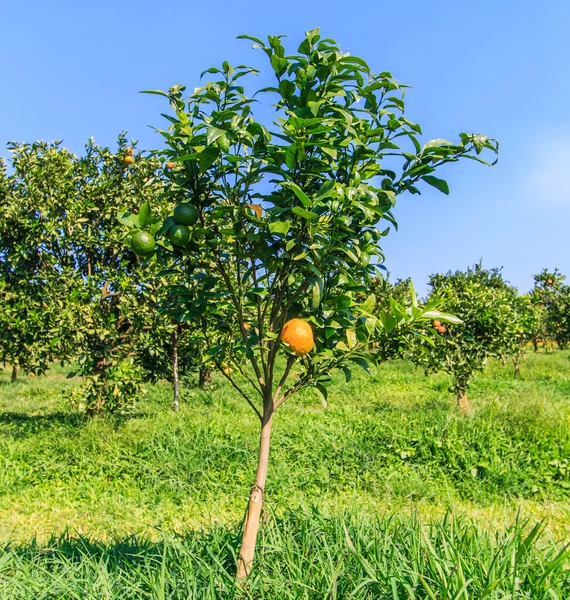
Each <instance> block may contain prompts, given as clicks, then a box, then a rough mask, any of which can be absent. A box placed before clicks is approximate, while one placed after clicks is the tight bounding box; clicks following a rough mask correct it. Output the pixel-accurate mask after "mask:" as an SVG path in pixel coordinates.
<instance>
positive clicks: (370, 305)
mask: <svg viewBox="0 0 570 600" xmlns="http://www.w3.org/2000/svg"><path fill="white" fill-rule="evenodd" d="M375 306H376V296H375V295H374V294H370V296H368V298H366V300H365V302H364V303H363V304H362V306H361V307H360V308H361V309H362V310H363V311H364V312H367V313H372V311H373V310H374V307H375Z"/></svg>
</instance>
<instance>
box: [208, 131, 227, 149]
mask: <svg viewBox="0 0 570 600" xmlns="http://www.w3.org/2000/svg"><path fill="white" fill-rule="evenodd" d="M225 134H226V132H225V131H224V130H223V129H218V128H217V127H208V131H207V133H206V142H207V143H208V146H211V145H212V144H213V143H214V142H215V141H216V140H217V139H218V138H220V137H222V136H223V135H225Z"/></svg>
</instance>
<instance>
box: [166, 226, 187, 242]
mask: <svg viewBox="0 0 570 600" xmlns="http://www.w3.org/2000/svg"><path fill="white" fill-rule="evenodd" d="M168 239H169V240H170V241H171V242H172V243H173V244H174V245H175V246H186V244H187V243H188V240H189V239H190V230H189V229H188V227H186V225H180V224H178V225H174V227H171V228H170V229H169V230H168Z"/></svg>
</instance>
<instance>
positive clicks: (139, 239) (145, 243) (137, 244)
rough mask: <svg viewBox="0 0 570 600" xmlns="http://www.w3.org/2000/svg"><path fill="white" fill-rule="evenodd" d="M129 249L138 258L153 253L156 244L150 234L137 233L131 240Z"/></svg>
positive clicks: (144, 232)
mask: <svg viewBox="0 0 570 600" xmlns="http://www.w3.org/2000/svg"><path fill="white" fill-rule="evenodd" d="M131 248H132V250H133V252H134V253H135V254H136V255H138V256H148V255H149V254H152V253H153V252H154V249H155V248H156V242H155V241H154V238H153V237H152V235H150V233H148V232H146V231H137V232H136V233H135V234H134V235H133V237H132V238H131Z"/></svg>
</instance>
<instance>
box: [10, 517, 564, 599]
mask: <svg viewBox="0 0 570 600" xmlns="http://www.w3.org/2000/svg"><path fill="white" fill-rule="evenodd" d="M526 529H527V528H526V527H525V524H524V523H519V522H516V523H515V524H513V525H512V526H511V527H510V528H509V529H508V530H506V531H504V532H502V533H496V532H494V531H492V530H489V529H483V528H481V527H479V526H477V525H475V524H474V523H473V522H471V521H470V520H469V519H466V518H465V517H453V516H452V515H451V514H448V515H447V516H446V518H445V519H444V520H443V521H441V522H437V523H435V524H430V525H425V524H423V523H422V522H421V521H420V520H418V519H417V518H416V517H411V518H398V517H394V518H391V519H378V518H374V517H370V516H362V515H355V514H352V515H350V514H344V515H339V516H337V517H336V518H330V519H329V518H325V517H323V516H322V515H321V514H320V513H317V512H313V513H309V514H302V515H287V516H286V517H285V518H284V519H281V520H278V521H276V522H272V523H271V524H270V525H268V526H266V527H264V529H263V538H262V542H261V548H260V556H259V560H258V561H257V563H256V566H255V568H254V570H253V572H252V574H251V578H250V581H249V583H248V586H247V588H245V589H243V587H242V588H241V589H240V588H237V587H236V583H235V580H234V573H235V560H236V558H235V557H236V553H237V540H238V534H239V531H238V529H237V528H235V527H234V528H228V527H214V528H212V529H211V530H210V531H208V532H205V531H198V532H190V533H188V534H187V535H184V536H182V535H179V536H167V537H166V538H165V539H163V540H162V541H160V542H151V541H149V540H148V539H142V540H141V539H137V538H134V537H130V538H126V539H123V540H116V541H112V542H110V543H107V544H104V543H101V542H97V541H92V540H90V539H89V538H86V537H81V538H70V537H67V536H64V537H61V538H55V539H52V540H50V541H49V542H48V543H47V544H45V545H41V546H38V545H36V544H35V543H29V544H24V545H18V546H12V547H10V548H6V549H5V553H4V558H3V559H2V560H1V561H0V593H1V594H3V595H2V596H1V597H2V598H10V600H18V599H28V598H34V599H43V598H65V599H78V600H80V599H81V600H82V599H84V598H107V599H115V598H116V599H124V600H127V599H135V598H137V599H138V598H153V599H157V600H158V599H160V600H163V599H166V598H172V599H175V598H176V599H186V600H188V599H198V598H204V599H206V598H208V599H214V598H224V599H229V598H275V599H280V600H285V599H292V600H300V599H314V600H317V599H319V600H321V599H337V598H338V599H340V598H353V599H363V600H364V599H370V600H371V599H386V600H397V599H404V598H406V599H420V598H421V599H432V600H434V599H438V600H451V599H457V600H468V599H470V598H471V599H473V598H481V599H483V598H487V599H493V600H499V599H506V598H509V599H518V598H520V599H523V598H532V599H533V600H542V599H544V600H547V599H548V600H553V599H558V600H565V599H567V598H568V597H570V577H569V572H568V571H566V570H565V567H564V562H565V560H566V559H567V554H565V553H564V551H563V550H561V549H559V548H557V547H556V546H555V545H553V544H552V543H546V544H544V543H543V544H541V545H540V547H539V546H538V544H537V541H540V537H541V535H542V534H543V531H542V529H541V527H540V526H538V525H537V526H535V527H534V528H532V529H531V530H530V531H527V530H526Z"/></svg>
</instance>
